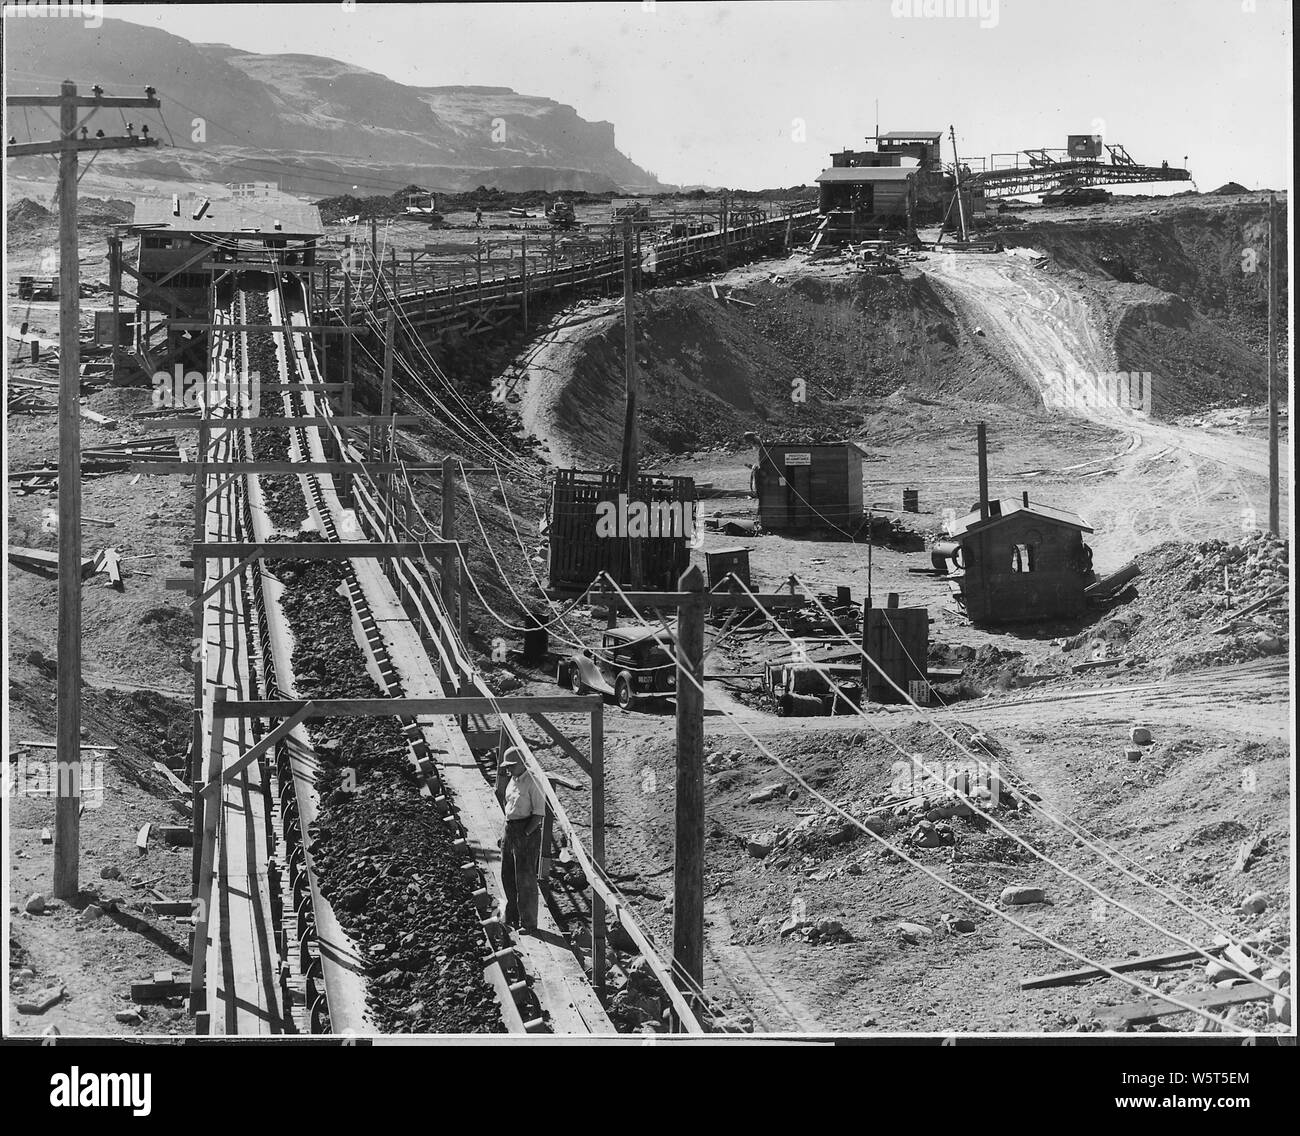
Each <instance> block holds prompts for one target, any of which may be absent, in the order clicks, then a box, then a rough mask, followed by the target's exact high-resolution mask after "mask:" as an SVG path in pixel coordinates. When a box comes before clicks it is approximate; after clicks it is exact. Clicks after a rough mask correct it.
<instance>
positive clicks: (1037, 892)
mask: <svg viewBox="0 0 1300 1136" xmlns="http://www.w3.org/2000/svg"><path fill="white" fill-rule="evenodd" d="M998 899H999V900H1000V901H1001V902H1002V903H1005V904H1006V905H1007V906H1008V907H1019V906H1022V905H1024V904H1027V903H1046V902H1047V895H1046V893H1045V892H1044V891H1043V889H1042V888H1034V887H1004V888H1003V889H1002V894H1001V895H1000V896H999V897H998Z"/></svg>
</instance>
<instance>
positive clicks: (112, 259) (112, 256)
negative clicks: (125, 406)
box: [108, 236, 122, 379]
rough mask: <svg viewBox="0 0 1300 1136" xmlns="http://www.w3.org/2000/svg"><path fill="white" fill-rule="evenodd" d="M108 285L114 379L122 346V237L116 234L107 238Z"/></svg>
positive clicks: (110, 345) (110, 356)
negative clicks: (111, 301) (111, 294)
mask: <svg viewBox="0 0 1300 1136" xmlns="http://www.w3.org/2000/svg"><path fill="white" fill-rule="evenodd" d="M108 287H109V290H110V291H111V292H112V293H113V331H112V333H111V335H110V338H109V341H108V342H109V348H110V355H109V358H111V359H112V361H113V378H114V379H116V378H117V369H118V366H119V364H120V358H119V356H120V355H121V347H122V344H121V332H120V331H119V325H120V323H121V311H122V238H121V237H118V236H112V237H109V238H108Z"/></svg>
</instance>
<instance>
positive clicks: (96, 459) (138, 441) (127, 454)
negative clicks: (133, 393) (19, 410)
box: [6, 419, 185, 495]
mask: <svg viewBox="0 0 1300 1136" xmlns="http://www.w3.org/2000/svg"><path fill="white" fill-rule="evenodd" d="M107 421H110V422H111V421H112V419H108V420H107ZM184 460H185V458H184V455H183V454H182V453H181V450H180V448H179V447H178V446H177V444H176V438H175V436H173V435H165V436H158V437H152V438H132V439H130V440H127V441H120V442H109V443H107V444H105V445H102V446H86V447H84V448H83V449H82V451H81V476H82V478H83V479H85V478H91V477H105V476H107V475H108V474H110V473H125V472H126V470H127V467H128V466H129V465H130V464H131V463H132V462H150V461H154V462H179V461H184ZM6 477H7V478H8V481H9V488H10V489H11V490H12V491H13V492H14V493H16V494H19V495H22V494H25V493H37V492H42V491H51V490H54V489H57V488H58V485H59V467H58V465H56V464H55V463H53V462H46V463H45V464H44V465H42V466H39V467H36V468H32V469H18V470H10V471H9V473H8V474H7V475H6Z"/></svg>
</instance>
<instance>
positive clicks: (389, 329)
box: [379, 307, 397, 576]
mask: <svg viewBox="0 0 1300 1136" xmlns="http://www.w3.org/2000/svg"><path fill="white" fill-rule="evenodd" d="M396 334H397V313H396V312H395V311H394V310H393V308H392V307H389V309H388V319H387V321H386V323H385V325H384V382H383V386H382V387H381V388H380V395H379V413H380V415H381V416H382V418H383V421H384V425H383V426H382V428H381V429H382V431H383V432H382V434H381V435H380V437H381V438H382V440H383V441H382V449H383V452H384V454H385V455H387V454H388V451H389V448H390V447H391V446H392V445H393V431H392V428H391V427H390V426H389V425H388V419H389V418H391V417H392V414H393V338H394V336H395V335H396ZM384 460H385V461H389V460H391V459H390V458H389V457H387V456H385V458H384ZM382 485H383V498H384V500H383V515H384V533H385V534H386V535H387V539H389V540H392V539H395V538H394V537H393V536H392V535H391V532H392V515H393V474H391V473H386V474H384V480H383V482H382ZM390 567H391V564H390V562H389V561H385V562H384V575H385V576H387V575H389V573H390Z"/></svg>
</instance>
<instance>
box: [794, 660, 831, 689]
mask: <svg viewBox="0 0 1300 1136" xmlns="http://www.w3.org/2000/svg"><path fill="white" fill-rule="evenodd" d="M786 689H787V690H790V691H792V692H793V693H795V694H829V693H830V692H831V691H832V690H833V689H834V680H833V679H832V678H831V676H830V675H828V674H826V673H825V672H824V671H821V670H819V669H818V668H817V667H814V666H811V665H809V664H806V663H805V664H802V665H796V666H792V667H789V668H788V669H787V671H786Z"/></svg>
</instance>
